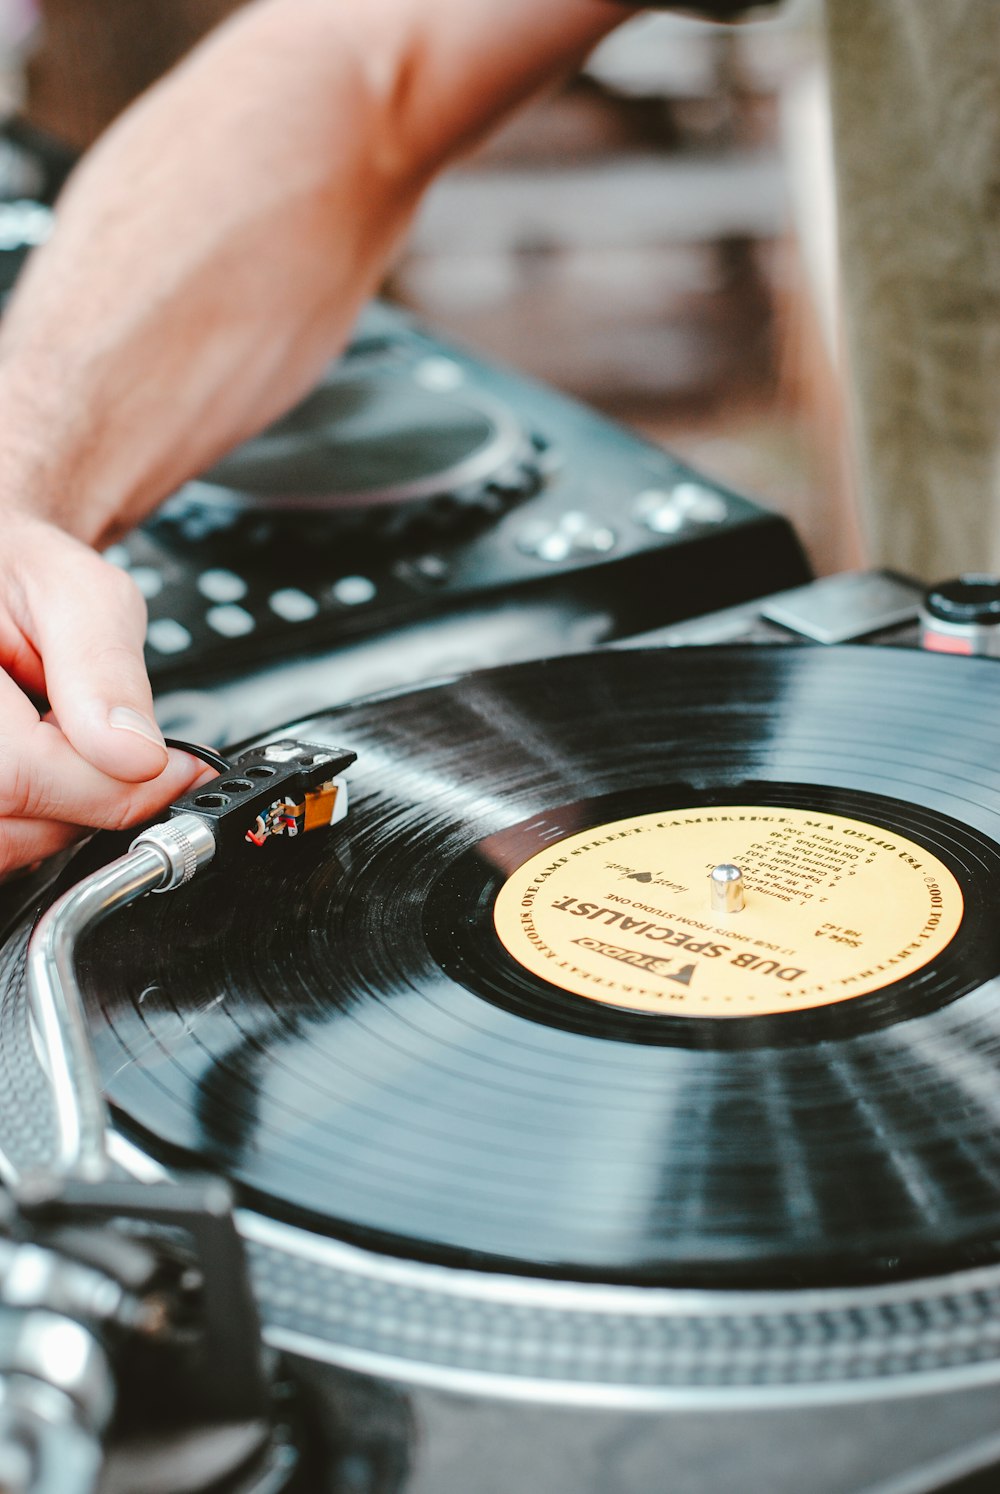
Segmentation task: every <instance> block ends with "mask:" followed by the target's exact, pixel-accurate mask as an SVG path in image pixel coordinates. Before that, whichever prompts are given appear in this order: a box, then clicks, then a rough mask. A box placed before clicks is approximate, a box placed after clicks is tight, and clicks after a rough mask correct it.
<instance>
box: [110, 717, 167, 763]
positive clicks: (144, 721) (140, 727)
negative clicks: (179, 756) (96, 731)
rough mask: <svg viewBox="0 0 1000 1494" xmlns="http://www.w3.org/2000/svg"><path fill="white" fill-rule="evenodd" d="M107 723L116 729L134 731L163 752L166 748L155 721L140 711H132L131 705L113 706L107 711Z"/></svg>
mask: <svg viewBox="0 0 1000 1494" xmlns="http://www.w3.org/2000/svg"><path fill="white" fill-rule="evenodd" d="M108 724H109V726H113V727H114V728H115V730H116V731H134V732H135V733H136V735H137V736H140V737H145V738H146V741H147V742H152V743H153V744H154V746H156V747H162V748H163V750H164V752H166V750H167V746H166V743H165V742H164V740H163V733H162V732H161V730H160V728H159V727H158V726H157V724H156V722H155V721H153V720H151V719H150V717H149V716H144V715H143V714H142V712H141V711H133V710H132V708H131V706H115V707H114V708H113V709H112V710H110V711H109V712H108Z"/></svg>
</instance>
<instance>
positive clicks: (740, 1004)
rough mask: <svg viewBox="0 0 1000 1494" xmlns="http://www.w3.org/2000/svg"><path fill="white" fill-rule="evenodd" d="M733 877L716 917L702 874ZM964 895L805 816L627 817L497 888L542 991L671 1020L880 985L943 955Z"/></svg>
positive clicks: (694, 812)
mask: <svg viewBox="0 0 1000 1494" xmlns="http://www.w3.org/2000/svg"><path fill="white" fill-rule="evenodd" d="M725 863H729V864H733V865H735V866H738V867H739V868H740V870H741V872H742V873H743V882H744V887H745V905H744V907H743V909H742V911H740V912H727V913H720V912H714V911H713V908H712V898H711V883H710V876H711V872H712V870H713V868H714V867H716V866H718V865H720V864H725ZM962 912H963V901H962V892H961V888H960V887H959V885H958V883H957V882H956V880H955V878H954V877H953V876H952V874H951V872H950V871H949V870H948V868H947V867H946V866H944V865H943V864H942V862H940V861H939V860H938V859H937V857H935V856H932V855H930V853H929V852H928V851H925V850H924V848H923V847H922V846H918V845H915V844H914V842H913V841H910V840H906V839H905V838H904V837H903V836H901V835H897V834H896V833H895V832H894V831H890V830H884V829H882V828H881V827H880V826H878V825H869V824H866V823H865V822H864V821H861V820H854V819H845V818H844V817H842V816H841V815H835V814H820V813H815V812H813V811H809V810H803V809H783V808H775V807H767V806H765V807H761V808H755V807H754V806H752V805H727V806H724V807H721V808H716V809H682V810H670V811H668V812H666V813H662V814H645V815H637V816H635V817H634V818H632V819H626V820H615V821H614V822H612V823H610V824H607V825H599V826H596V827H595V828H594V829H592V830H587V831H584V832H583V833H582V834H580V835H571V836H569V837H568V838H567V839H565V840H561V841H558V842H557V843H556V844H554V845H552V846H550V847H548V848H547V849H546V850H544V851H541V852H539V853H538V854H537V855H535V856H532V857H531V858H530V860H528V861H526V862H524V864H523V865H522V866H520V867H519V868H518V869H517V871H516V872H514V873H513V875H512V876H511V877H509V878H508V880H507V881H506V882H505V883H504V886H503V887H502V888H501V890H500V893H499V895H498V897H497V900H496V905H495V908H494V919H495V923H496V930H497V934H498V935H499V937H500V940H501V942H502V944H503V945H504V946H505V948H506V949H507V950H508V951H509V953H510V954H511V955H513V957H514V959H515V960H517V961H518V962H519V964H521V965H523V966H524V967H525V969H527V970H530V971H531V972H532V973H533V974H535V975H537V976H540V977H541V978H542V979H543V980H545V981H548V982H549V983H550V984H551V985H554V986H558V987H559V988H560V989H561V990H563V991H569V992H572V993H574V994H575V995H577V996H586V997H589V998H590V999H591V1000H592V1001H600V1002H603V1003H605V1004H606V1005H609V1006H622V1007H628V1008H630V1009H631V1010H633V1011H635V1010H638V1011H644V1012H659V1013H666V1014H668V1015H670V1016H681V1017H749V1016H758V1015H763V1014H765V1013H771V1012H789V1011H804V1010H808V1009H810V1008H812V1007H818V1006H826V1005H829V1004H831V1003H833V1002H837V1001H846V1000H848V999H849V998H851V997H853V996H863V995H865V994H866V993H867V992H869V991H877V990H879V989H881V987H883V986H887V985H889V984H891V983H892V982H893V981H896V980H899V979H901V978H902V977H903V976H906V975H910V974H912V973H913V971H915V970H919V969H920V968H921V966H923V965H926V964H927V963H928V962H929V961H930V960H933V959H934V957H935V956H936V955H938V954H940V953H941V951H942V950H943V949H945V948H946V947H947V945H948V944H949V943H950V942H951V940H952V939H953V938H954V936H955V933H956V931H957V930H958V927H959V925H960V923H961V921H962Z"/></svg>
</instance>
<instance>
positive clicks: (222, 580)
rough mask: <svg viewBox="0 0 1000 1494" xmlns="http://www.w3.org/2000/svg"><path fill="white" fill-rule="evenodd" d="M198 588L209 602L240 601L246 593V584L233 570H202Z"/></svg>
mask: <svg viewBox="0 0 1000 1494" xmlns="http://www.w3.org/2000/svg"><path fill="white" fill-rule="evenodd" d="M198 590H199V591H200V592H201V594H202V596H203V597H205V598H207V600H208V601H210V602H240V601H242V600H243V598H244V597H245V596H246V594H247V584H246V582H245V581H244V580H243V577H242V576H237V575H236V574H235V572H233V571H223V570H210V571H202V573H201V575H200V576H199V577H198Z"/></svg>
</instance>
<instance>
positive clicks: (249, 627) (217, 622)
mask: <svg viewBox="0 0 1000 1494" xmlns="http://www.w3.org/2000/svg"><path fill="white" fill-rule="evenodd" d="M205 620H206V622H207V623H208V626H209V627H210V628H214V629H215V631H216V633H221V634H222V636H223V638H242V637H243V636H244V634H246V633H252V632H253V630H254V628H255V627H256V626H257V624H256V623H255V622H254V620H253V618H252V616H251V615H250V613H249V612H248V611H247V610H246V608H245V607H235V606H233V605H232V604H231V603H230V604H228V605H226V606H222V607H209V609H208V611H207V612H206V613H205Z"/></svg>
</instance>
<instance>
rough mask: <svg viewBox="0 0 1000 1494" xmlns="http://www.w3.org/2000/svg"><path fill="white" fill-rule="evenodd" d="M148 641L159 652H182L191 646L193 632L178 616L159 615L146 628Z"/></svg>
mask: <svg viewBox="0 0 1000 1494" xmlns="http://www.w3.org/2000/svg"><path fill="white" fill-rule="evenodd" d="M146 642H147V643H148V644H149V646H150V648H154V649H155V650H156V652H157V653H158V654H182V653H183V652H184V650H185V649H186V648H190V647H191V634H190V633H189V632H188V630H187V628H186V627H185V626H184V624H183V623H179V622H178V621H177V619H176V618H174V617H157V618H154V619H153V621H152V622H151V623H150V625H149V627H148V628H147V629H146Z"/></svg>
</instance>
